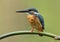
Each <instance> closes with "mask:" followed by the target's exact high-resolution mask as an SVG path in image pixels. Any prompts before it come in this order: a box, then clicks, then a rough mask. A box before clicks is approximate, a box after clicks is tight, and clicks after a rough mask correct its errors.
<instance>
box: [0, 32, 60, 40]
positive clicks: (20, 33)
mask: <svg viewBox="0 0 60 42" xmlns="http://www.w3.org/2000/svg"><path fill="white" fill-rule="evenodd" d="M24 34H31V35H33V34H34V35H39V34H41V35H43V36H48V37H51V38H54V39H56V40H60V36H57V35H54V34H51V33H47V32H40V33H38V32H33V33H31V32H30V31H15V32H10V33H6V34H3V35H0V40H2V39H4V38H7V37H10V36H15V35H24Z"/></svg>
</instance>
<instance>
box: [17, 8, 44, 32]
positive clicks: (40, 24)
mask: <svg viewBox="0 0 60 42" xmlns="http://www.w3.org/2000/svg"><path fill="white" fill-rule="evenodd" d="M16 12H17V13H28V15H27V19H28V21H29V23H30V24H31V26H32V28H31V32H33V31H34V28H35V29H37V31H38V32H43V30H44V18H43V16H42V15H41V14H39V12H38V10H37V9H36V8H27V9H25V10H17V11H16Z"/></svg>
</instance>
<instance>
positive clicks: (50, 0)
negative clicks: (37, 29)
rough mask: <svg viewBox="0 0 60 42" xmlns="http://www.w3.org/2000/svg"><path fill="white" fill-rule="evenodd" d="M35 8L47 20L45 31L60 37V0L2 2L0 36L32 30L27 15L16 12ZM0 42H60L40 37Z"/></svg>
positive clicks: (22, 36) (1, 0)
mask: <svg viewBox="0 0 60 42" xmlns="http://www.w3.org/2000/svg"><path fill="white" fill-rule="evenodd" d="M30 7H35V8H37V9H38V10H39V13H41V14H42V15H43V17H44V20H45V30H44V31H46V32H50V33H53V34H57V35H60V19H59V18H60V0H0V35H2V34H4V33H8V32H13V31H19V30H30V28H31V27H30V25H29V23H28V22H27V19H26V15H22V14H17V13H16V10H22V9H26V8H30ZM0 42H60V41H59V40H54V39H52V38H50V37H45V36H44V37H39V36H38V35H19V36H13V37H9V38H6V39H3V40H0Z"/></svg>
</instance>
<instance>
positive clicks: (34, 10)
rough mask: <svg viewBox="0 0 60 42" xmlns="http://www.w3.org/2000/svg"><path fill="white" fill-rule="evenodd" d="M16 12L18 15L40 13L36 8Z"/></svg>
mask: <svg viewBox="0 0 60 42" xmlns="http://www.w3.org/2000/svg"><path fill="white" fill-rule="evenodd" d="M16 12H17V13H29V14H32V13H34V12H36V13H38V10H37V9H36V8H28V9H25V10H17V11H16Z"/></svg>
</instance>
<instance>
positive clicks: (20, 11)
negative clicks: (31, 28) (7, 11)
mask: <svg viewBox="0 0 60 42" xmlns="http://www.w3.org/2000/svg"><path fill="white" fill-rule="evenodd" d="M26 12H28V10H16V13H26Z"/></svg>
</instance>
